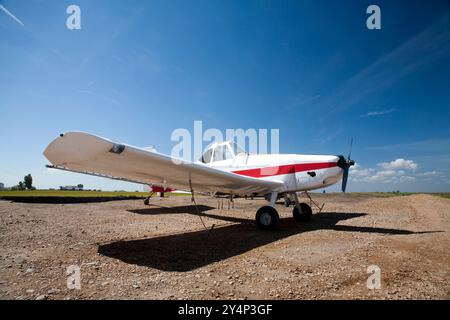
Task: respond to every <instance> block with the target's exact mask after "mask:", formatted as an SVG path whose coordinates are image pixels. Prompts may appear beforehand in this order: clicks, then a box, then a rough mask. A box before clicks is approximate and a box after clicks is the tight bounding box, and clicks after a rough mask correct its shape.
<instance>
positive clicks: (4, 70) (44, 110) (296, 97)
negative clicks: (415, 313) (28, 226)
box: [0, 0, 450, 191]
mask: <svg viewBox="0 0 450 320" xmlns="http://www.w3.org/2000/svg"><path fill="white" fill-rule="evenodd" d="M0 4H1V5H2V6H3V8H6V9H7V10H9V11H10V12H11V13H12V14H14V16H16V17H17V18H18V19H19V20H20V21H21V22H22V23H23V25H21V24H20V23H18V22H17V21H15V20H14V19H12V18H11V17H10V16H8V15H7V14H6V13H5V11H0V39H1V41H0V57H1V59H0V70H1V71H0V97H1V98H0V137H1V138H0V150H1V151H0V152H1V153H0V154H1V157H0V182H3V183H5V184H6V185H7V186H11V185H13V184H16V183H17V182H18V181H19V180H20V179H22V177H23V176H24V175H25V174H27V173H31V174H32V175H33V177H34V181H35V185H36V186H37V187H40V188H48V187H58V186H59V185H63V184H64V185H65V184H68V185H71V184H78V183H84V184H85V186H86V187H89V188H102V189H111V190H114V189H127V190H141V189H142V187H141V186H137V185H132V184H126V183H120V182H116V181H109V180H106V179H100V178H94V177H86V176H81V175H78V174H73V173H63V172H59V173H55V172H49V171H48V170H47V169H45V167H44V166H45V164H46V163H47V161H46V159H45V158H44V156H43V155H42V151H43V150H44V149H45V147H46V145H47V144H48V143H49V142H50V141H51V140H53V139H54V138H55V137H56V136H57V135H58V134H59V133H61V132H65V131H71V130H80V131H87V132H91V133H95V134H98V135H101V136H105V137H109V138H112V139H116V140H119V141H123V142H126V143H129V144H133V145H137V146H143V147H144V146H149V145H154V146H155V147H156V148H157V149H158V151H160V152H163V153H170V150H171V148H172V147H173V146H174V144H175V143H174V142H171V141H170V136H171V133H172V131H173V130H174V129H177V128H187V129H192V127H193V122H194V121H195V120H202V121H203V125H204V127H205V128H219V129H221V130H225V129H226V128H244V129H247V128H268V129H270V128H279V129H280V152H281V153H312V154H314V153H318V154H342V153H343V154H346V153H347V152H348V147H349V142H350V139H351V137H353V138H354V146H353V153H352V157H353V158H355V159H356V161H357V163H358V166H356V167H355V168H354V169H353V170H352V174H351V181H350V183H349V187H348V190H349V191H376V190H402V191H450V169H449V168H450V127H449V120H450V90H449V88H450V77H449V75H450V10H449V9H450V5H449V2H448V1H444V0H443V1H439V0H435V1H430V2H428V1H376V2H374V1H264V0H255V1H249V0H245V1H237V0H236V1H231V0H226V1H225V0H223V1H218V0H204V1H203V0H202V1H200V0H192V1H181V0H180V1H106V0H105V1H103V0H90V1H74V0H73V1H61V0H58V1H56V0H55V1H42V0H41V1H38V0H26V1H25V0H6V1H0ZM71 4H76V5H78V6H80V8H81V27H82V28H81V30H68V29H67V28H66V19H67V17H68V15H67V14H66V8H67V6H69V5H71ZM371 4H377V5H378V6H380V8H381V19H382V20H381V23H382V29H381V30H368V29H367V28H366V19H367V17H368V15H367V14H366V8H367V7H368V6H369V5H371ZM396 160H397V161H396Z"/></svg>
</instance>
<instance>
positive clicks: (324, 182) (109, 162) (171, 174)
mask: <svg viewBox="0 0 450 320" xmlns="http://www.w3.org/2000/svg"><path fill="white" fill-rule="evenodd" d="M44 155H45V157H47V159H48V160H49V161H50V162H51V163H52V165H49V166H47V167H49V168H53V169H60V170H66V171H72V172H77V173H84V174H90V175H95V176H100V177H106V178H110V179H116V180H123V181H129V182H135V183H140V184H144V185H152V186H155V187H156V188H160V191H161V190H162V191H166V190H169V188H170V189H178V190H187V191H190V192H191V193H192V195H194V192H196V193H199V192H201V193H208V194H211V195H213V196H229V197H230V199H231V200H232V199H233V197H244V196H245V197H247V196H250V197H260V196H263V197H265V198H266V200H267V201H268V202H269V204H268V205H265V206H263V207H261V208H260V209H259V210H258V211H257V213H256V223H257V225H258V227H260V228H261V229H274V228H275V227H276V225H277V223H278V220H279V216H278V212H277V210H276V209H275V201H276V200H277V199H278V198H280V197H284V199H285V205H286V206H289V205H293V211H292V213H293V216H294V218H295V220H297V221H299V222H305V221H309V220H310V218H311V215H312V209H311V207H310V206H309V205H308V204H306V203H300V202H299V200H298V198H297V192H299V191H308V190H314V189H319V188H324V187H327V186H330V185H332V184H335V183H337V182H338V181H340V180H341V179H342V191H343V192H345V188H346V185H347V178H348V172H349V168H350V167H351V166H352V165H354V163H355V162H354V161H353V160H351V159H350V154H349V156H348V157H347V159H346V158H345V157H344V156H331V155H300V154H248V153H246V152H244V151H243V150H242V149H241V148H240V147H239V146H237V144H235V143H234V142H232V141H226V142H220V143H214V144H212V145H211V146H209V148H208V149H207V150H206V152H205V153H204V154H203V156H202V157H201V159H200V160H199V161H196V162H190V161H184V160H181V159H176V158H172V157H170V156H168V155H164V154H161V153H158V152H156V151H152V150H149V149H143V148H138V147H134V146H130V145H127V144H122V143H117V142H113V141H111V140H109V139H105V138H102V137H98V136H95V135H92V134H88V133H84V132H67V133H64V134H61V135H60V136H59V137H58V138H56V139H55V140H54V141H53V142H51V143H50V144H49V145H48V146H47V148H46V149H45V151H44Z"/></svg>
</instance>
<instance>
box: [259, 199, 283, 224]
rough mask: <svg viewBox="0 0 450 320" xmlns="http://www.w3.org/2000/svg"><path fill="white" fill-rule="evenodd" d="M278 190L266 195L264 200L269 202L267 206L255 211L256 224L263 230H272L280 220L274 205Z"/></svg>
mask: <svg viewBox="0 0 450 320" xmlns="http://www.w3.org/2000/svg"><path fill="white" fill-rule="evenodd" d="M277 197H278V192H272V193H270V194H268V195H267V196H266V200H267V201H269V202H270V205H269V206H264V207H261V208H259V210H258V211H256V217H255V219H256V225H257V226H258V227H259V228H260V229H263V230H273V229H275V228H276V226H277V224H278V220H280V216H279V215H278V212H277V210H276V209H275V208H274V207H275V202H276V201H277Z"/></svg>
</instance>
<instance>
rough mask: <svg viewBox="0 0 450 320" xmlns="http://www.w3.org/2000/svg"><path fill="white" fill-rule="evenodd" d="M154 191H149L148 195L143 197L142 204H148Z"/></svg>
mask: <svg viewBox="0 0 450 320" xmlns="http://www.w3.org/2000/svg"><path fill="white" fill-rule="evenodd" d="M153 194H154V192H153V191H150V194H149V195H148V197H147V198H145V200H144V205H146V206H148V205H149V204H150V198H151V197H152V196H153Z"/></svg>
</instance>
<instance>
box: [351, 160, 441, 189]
mask: <svg viewBox="0 0 450 320" xmlns="http://www.w3.org/2000/svg"><path fill="white" fill-rule="evenodd" d="M378 166H379V167H381V168H380V169H374V168H363V167H362V166H361V165H360V164H358V163H356V164H355V165H354V166H353V167H352V168H351V169H350V177H351V181H353V182H369V183H385V184H388V183H390V184H399V183H411V182H414V181H415V180H416V177H414V176H411V175H407V171H410V172H411V171H415V170H416V169H417V168H418V167H419V165H418V164H417V163H415V162H414V161H412V160H405V159H396V160H394V161H391V162H382V163H379V164H378ZM435 173H436V172H435V171H430V172H424V173H421V174H417V176H419V175H423V176H426V177H428V176H431V175H433V174H435Z"/></svg>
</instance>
